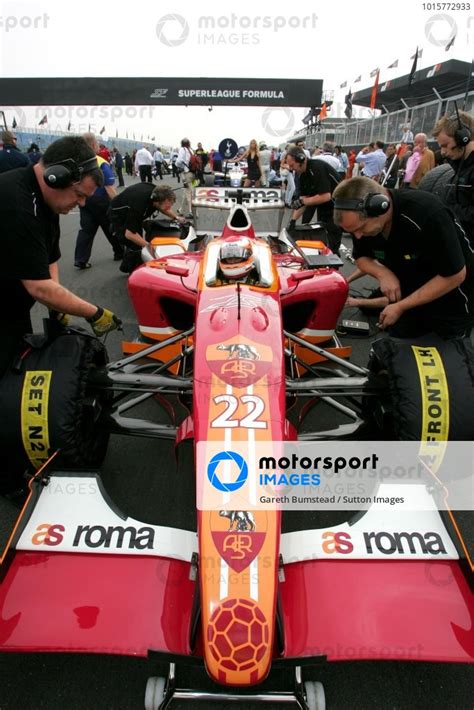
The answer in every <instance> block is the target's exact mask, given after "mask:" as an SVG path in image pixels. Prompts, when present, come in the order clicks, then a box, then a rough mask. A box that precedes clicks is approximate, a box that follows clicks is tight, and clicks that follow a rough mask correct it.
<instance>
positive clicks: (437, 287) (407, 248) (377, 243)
mask: <svg viewBox="0 0 474 710" xmlns="http://www.w3.org/2000/svg"><path fill="white" fill-rule="evenodd" d="M334 200H335V205H334V219H335V221H336V223H337V224H339V225H340V226H341V227H342V228H343V229H344V231H346V232H349V233H350V234H352V236H353V238H354V249H353V256H354V258H355V259H356V264H357V267H358V268H359V269H361V271H363V272H364V273H366V274H370V275H371V276H374V277H375V278H376V279H377V280H378V281H379V284H380V289H381V291H382V293H383V294H384V295H385V296H387V298H388V299H389V301H390V303H389V305H387V306H386V307H385V308H384V309H383V311H382V313H381V314H380V327H381V328H382V329H387V330H388V331H389V332H390V334H391V335H393V336H395V337H400V338H416V337H418V336H421V335H424V334H425V333H429V332H434V333H437V334H438V335H440V336H441V337H443V338H446V339H449V338H456V337H465V336H467V335H469V333H470V331H471V328H472V325H473V323H474V253H473V251H472V248H471V246H470V244H469V239H468V238H467V235H466V233H465V232H464V230H463V228H462V227H461V225H460V223H459V222H458V220H457V218H456V216H455V215H454V214H453V213H452V212H451V211H450V210H449V209H448V208H447V207H446V206H445V205H443V203H442V202H441V201H440V200H439V199H438V198H437V197H436V196H435V195H432V194H431V193H428V192H423V191H420V190H416V191H415V190H413V191H411V190H403V191H399V190H387V189H385V188H383V187H381V186H378V185H376V184H375V183H374V182H373V180H370V178H366V177H356V178H351V179H350V180H344V181H343V182H342V183H341V184H340V185H339V186H338V187H337V188H336V190H335V191H334Z"/></svg>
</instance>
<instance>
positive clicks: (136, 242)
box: [109, 182, 186, 274]
mask: <svg viewBox="0 0 474 710" xmlns="http://www.w3.org/2000/svg"><path fill="white" fill-rule="evenodd" d="M175 201H176V195H175V192H174V190H173V189H172V188H171V187H169V186H168V185H160V186H159V187H155V186H154V185H152V184H150V183H145V182H144V183H140V184H137V185H131V186H130V187H127V188H126V189H125V190H123V191H122V192H121V193H120V194H119V195H117V197H114V199H113V200H112V202H111V205H110V211H109V217H110V222H111V224H112V228H113V229H114V231H115V234H116V236H117V237H118V239H119V241H120V242H121V243H122V244H123V246H124V249H125V252H124V257H123V260H122V263H121V264H120V271H122V272H124V273H127V274H131V273H132V271H133V270H134V269H136V268H137V266H140V264H141V263H142V258H141V250H142V249H143V247H145V246H147V245H148V242H147V241H146V239H145V238H144V237H143V222H144V220H145V219H147V218H148V217H151V215H152V214H154V213H155V212H156V211H158V212H161V213H162V214H164V215H165V216H166V217H169V218H170V219H172V220H175V221H177V222H180V223H181V224H182V223H183V222H185V221H186V220H185V219H184V217H178V215H177V214H176V213H175V212H174V211H173V209H172V207H173V205H174V203H175Z"/></svg>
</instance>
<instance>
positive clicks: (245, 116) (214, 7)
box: [0, 0, 474, 148]
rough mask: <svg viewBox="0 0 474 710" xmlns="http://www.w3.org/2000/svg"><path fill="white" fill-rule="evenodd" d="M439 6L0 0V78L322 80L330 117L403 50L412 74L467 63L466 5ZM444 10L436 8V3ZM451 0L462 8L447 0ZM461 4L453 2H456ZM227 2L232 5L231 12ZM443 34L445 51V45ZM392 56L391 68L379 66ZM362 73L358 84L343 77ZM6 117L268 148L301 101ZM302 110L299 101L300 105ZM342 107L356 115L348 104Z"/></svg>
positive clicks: (395, 0)
mask: <svg viewBox="0 0 474 710" xmlns="http://www.w3.org/2000/svg"><path fill="white" fill-rule="evenodd" d="M436 5H438V6H441V5H442V4H440V3H438V4H437V3H422V2H413V0H389V1H387V0H385V1H382V2H378V3H376V2H373V0H372V1H371V2H369V1H368V0H358V2H357V3H350V2H348V0H332V2H328V1H327V0H325V1H324V2H320V1H319V0H316V1H313V2H309V1H307V0H300V2H298V3H294V4H293V5H292V4H290V3H288V2H282V1H281V0H273V1H272V2H271V3H270V2H260V3H259V4H258V5H257V4H256V3H255V2H254V1H249V0H241V1H240V2H239V4H238V5H237V4H236V5H235V6H233V5H232V6H231V5H230V4H226V3H223V2H217V1H216V0H208V1H207V2H206V3H202V5H199V4H198V3H189V2H182V1H179V0H178V2H173V3H171V2H169V3H156V2H152V1H151V0H134V2H133V3H131V2H129V3H110V2H109V3H108V2H102V3H98V2H97V1H96V0H95V1H94V2H93V1H92V0H81V2H80V3H75V2H69V3H68V2H64V1H60V0H44V1H37V0H35V1H32V2H3V1H2V0H0V75H1V76H2V77H5V78H7V77H82V76H90V77H99V76H102V77H140V76H141V77H216V78H231V77H236V78H258V77H264V78H300V79H322V80H323V82H324V83H323V92H327V93H328V97H329V98H332V99H333V100H334V107H333V112H332V115H342V113H343V109H344V95H345V93H346V91H347V89H345V88H343V89H341V88H339V87H340V84H342V83H344V82H345V81H347V82H348V86H351V87H352V90H353V91H356V90H357V89H362V88H366V87H368V86H371V85H372V83H373V81H374V80H373V78H370V72H371V71H372V70H373V69H375V68H377V67H380V70H381V73H380V82H381V83H383V82H384V81H387V80H388V79H393V78H395V77H397V76H400V75H403V74H407V73H409V72H410V68H411V65H412V60H411V59H410V57H411V55H413V54H414V53H415V50H416V48H417V46H418V47H419V48H420V49H423V54H422V57H421V59H420V60H419V62H418V69H421V68H423V67H427V66H431V65H432V64H436V63H438V62H443V61H447V60H448V59H460V60H464V61H469V62H470V61H471V60H472V56H473V54H474V50H473V47H474V41H473V40H474V4H472V6H471V7H472V9H471V10H457V11H451V10H450V11H443V10H438V11H437V10H436V9H433V8H436ZM445 5H447V3H446V4H445ZM455 5H457V6H461V7H462V6H463V5H462V3H461V4H460V3H456V4H455ZM468 6H469V5H468V4H467V3H466V4H465V5H464V7H466V8H467V7H468ZM234 7H235V9H233V8H234ZM453 34H456V39H455V41H454V44H453V46H452V48H451V49H450V50H449V51H445V47H446V45H447V43H448V42H449V39H450V38H451V37H452V35H453ZM395 60H398V68H394V69H389V68H388V66H389V65H390V64H392V63H393V62H394V61H395ZM359 75H362V80H361V81H360V82H359V83H354V80H355V79H356V78H357V77H358V76H359ZM1 104H2V100H1V96H0V109H2V108H3V109H5V112H6V116H7V121H8V123H11V121H12V119H13V117H15V118H16V121H17V123H18V124H19V126H24V125H27V126H36V125H37V124H38V122H39V120H40V118H41V117H42V116H43V115H44V114H47V115H48V127H49V128H50V129H58V130H65V129H66V127H67V125H68V123H69V122H70V123H71V130H72V131H75V132H83V131H85V130H87V129H88V126H89V124H90V125H91V129H92V130H95V131H97V132H98V131H100V129H101V128H102V127H103V126H105V128H106V132H105V134H104V137H114V136H115V135H116V132H118V134H119V136H121V137H125V135H126V133H127V132H128V134H129V137H132V134H135V136H136V138H137V139H140V136H141V135H143V136H144V140H145V141H146V140H147V139H148V137H152V136H154V137H155V141H154V142H155V143H162V144H164V145H168V146H170V145H177V144H178V143H179V141H180V139H181V138H182V137H183V136H188V137H189V138H190V139H191V141H192V143H193V145H195V144H196V142H197V141H201V142H202V143H203V145H204V147H207V148H210V147H216V146H217V144H218V143H219V142H220V140H221V139H223V138H227V137H232V138H234V140H236V142H237V143H238V145H244V144H247V143H248V142H249V141H250V139H251V138H254V137H255V138H256V139H257V140H259V141H262V140H264V141H266V142H268V143H269V144H271V145H277V144H278V143H280V142H282V141H284V140H285V138H286V137H288V136H290V135H291V134H292V133H295V131H296V130H297V129H298V128H300V127H301V126H302V123H301V119H302V118H303V116H304V115H305V113H306V112H307V108H301V107H297V108H294V109H293V108H290V109H289V110H288V109H287V110H282V109H281V108H277V109H274V110H272V111H271V112H270V113H269V112H268V111H266V112H265V107H263V106H262V107H246V108H245V107H213V110H212V111H209V110H208V108H209V107H208V106H196V107H191V106H190V107H188V108H185V107H184V106H180V107H172V106H170V107H160V106H147V107H144V106H142V107H126V106H123V107H105V106H103V107H101V108H100V109H99V108H97V107H81V108H80V109H79V108H77V107H48V106H38V107H33V108H31V107H29V108H21V107H10V108H9V107H5V106H2V105H1ZM308 106H309V101H308ZM354 114H355V115H356V116H357V115H367V111H365V112H364V111H363V110H361V109H359V110H358V109H357V107H354Z"/></svg>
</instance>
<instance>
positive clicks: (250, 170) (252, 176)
mask: <svg viewBox="0 0 474 710" xmlns="http://www.w3.org/2000/svg"><path fill="white" fill-rule="evenodd" d="M243 160H247V175H246V177H245V180H244V187H252V185H255V187H260V186H261V184H262V165H261V162H260V151H259V149H258V145H257V141H256V140H255V138H253V139H252V140H251V141H250V143H249V147H248V148H247V150H246V151H245V152H244V153H242V155H240V156H239V155H238V156H237V157H236V158H234V159H233V160H228V161H227V162H228V163H239V162H240V161H243Z"/></svg>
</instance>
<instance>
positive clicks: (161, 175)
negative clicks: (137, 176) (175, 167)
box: [155, 160, 163, 180]
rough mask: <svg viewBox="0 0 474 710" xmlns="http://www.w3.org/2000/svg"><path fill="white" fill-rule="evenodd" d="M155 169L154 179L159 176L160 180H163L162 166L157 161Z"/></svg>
mask: <svg viewBox="0 0 474 710" xmlns="http://www.w3.org/2000/svg"><path fill="white" fill-rule="evenodd" d="M155 167H156V177H158V176H159V178H160V180H163V165H162V162H161V160H157V161H156V162H155Z"/></svg>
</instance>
